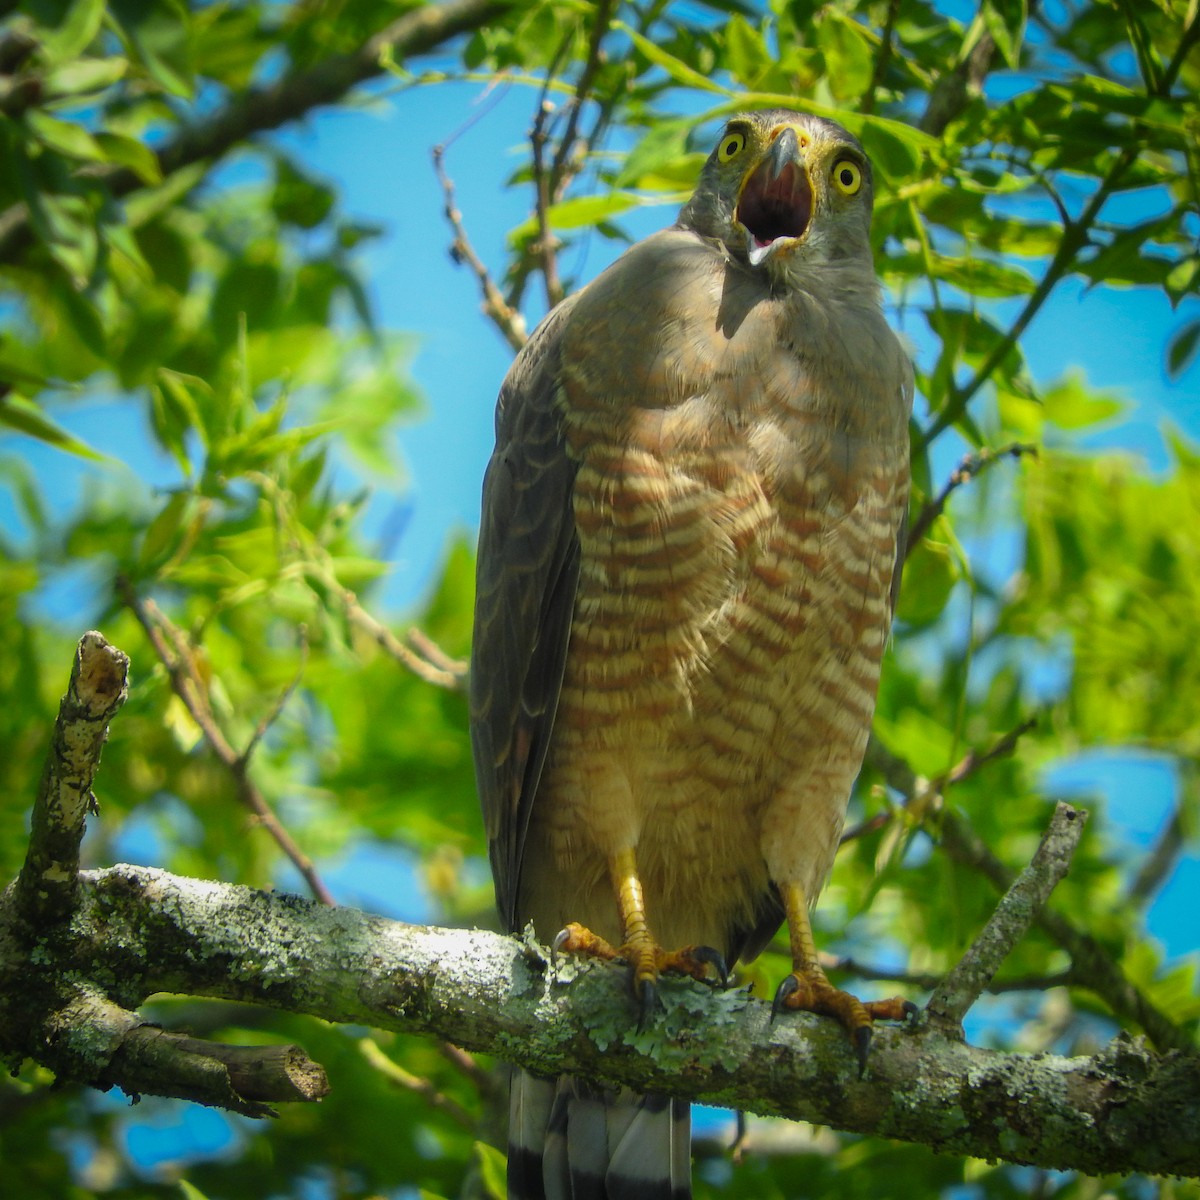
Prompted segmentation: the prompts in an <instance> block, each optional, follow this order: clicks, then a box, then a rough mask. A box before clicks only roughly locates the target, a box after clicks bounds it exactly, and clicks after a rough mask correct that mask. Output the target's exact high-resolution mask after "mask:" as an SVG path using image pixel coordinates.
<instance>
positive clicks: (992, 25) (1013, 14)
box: [980, 0, 1028, 68]
mask: <svg viewBox="0 0 1200 1200" xmlns="http://www.w3.org/2000/svg"><path fill="white" fill-rule="evenodd" d="M980 11H981V13H982V16H983V23H984V26H985V27H986V29H987V31H988V33H990V34H991V35H992V39H993V40H994V41H995V43H996V49H997V50H999V51H1000V53H1001V55H1002V56H1003V58H1004V61H1005V62H1006V63H1007V64H1008V65H1009V66H1010V67H1014V68H1015V67H1017V66H1019V65H1020V62H1021V43H1022V41H1023V40H1024V38H1025V21H1026V18H1027V16H1028V13H1027V12H1026V7H1025V0H983V5H982V7H981V9H980Z"/></svg>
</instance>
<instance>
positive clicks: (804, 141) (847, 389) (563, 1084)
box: [470, 110, 913, 1200]
mask: <svg viewBox="0 0 1200 1200" xmlns="http://www.w3.org/2000/svg"><path fill="white" fill-rule="evenodd" d="M871 205H872V180H871V167H870V164H869V163H868V161H867V159H866V156H865V155H864V153H863V150H862V147H861V146H860V145H859V143H858V142H857V140H856V139H855V138H854V137H852V136H851V135H850V134H849V133H847V132H846V130H845V129H843V128H841V126H839V125H837V124H835V123H834V122H832V121H828V120H824V119H822V118H819V117H813V116H807V115H804V114H802V113H796V112H788V111H785V110H774V111H769V112H754V113H747V114H744V115H740V116H735V117H733V118H732V119H731V120H730V121H729V122H728V123H727V124H726V126H725V128H724V130H723V131H722V133H721V135H720V139H719V141H718V142H717V146H716V149H715V150H714V151H713V153H712V155H711V156H710V157H709V159H708V160H707V162H706V163H705V165H704V168H703V171H702V173H701V176H700V181H699V184H698V185H697V188H696V192H695V194H694V195H693V196H692V198H691V200H690V201H689V202H688V203H687V204H686V205H685V206H684V208H683V210H682V212H681V213H680V215H679V220H678V221H677V222H676V223H675V224H674V225H673V226H671V228H669V229H666V230H664V231H662V232H661V233H657V234H655V235H653V236H652V237H649V238H647V239H646V240H645V241H643V242H640V243H639V244H637V245H635V246H633V247H632V248H631V249H630V250H628V251H627V252H626V253H625V254H624V255H623V256H622V257H621V258H620V259H618V261H617V262H616V263H614V264H613V265H612V266H611V267H609V268H608V269H607V270H606V271H604V272H603V274H601V275H600V276H599V277H598V278H597V279H596V280H595V281H594V282H592V283H591V284H589V285H588V286H587V287H585V288H583V289H582V290H581V291H579V292H577V293H576V294H575V295H573V296H571V297H570V298H569V299H568V300H566V301H564V302H563V303H562V304H560V305H559V306H558V307H557V308H555V309H554V310H553V311H552V312H551V313H550V314H549V316H547V317H546V319H545V320H544V321H543V322H542V324H541V325H540V326H539V327H538V329H537V330H536V331H535V333H534V334H533V336H532V337H531V338H530V340H529V343H528V345H526V346H525V348H524V349H523V350H522V351H521V353H520V354H519V355H518V356H517V359H516V361H515V363H514V364H513V366H512V369H511V370H510V371H509V373H508V376H507V378H506V379H505V381H504V384H503V386H502V388H501V390H500V398H499V402H498V405H497V413H496V449H495V452H494V454H493V455H492V459H491V462H490V464H489V466H488V470H487V476H486V479H485V482H484V486H483V514H482V522H481V530H480V541H479V566H478V594H477V601H476V613H475V632H474V649H473V653H472V660H471V674H470V698H471V727H472V742H473V749H474V753H475V763H476V772H477V775H478V783H479V791H480V795H481V798H482V804H483V812H484V818H485V824H486V828H487V836H488V843H489V851H490V855H491V863H492V871H493V874H494V876H495V882H496V897H497V901H498V904H499V907H500V912H501V915H502V918H503V920H504V923H505V925H506V926H507V928H508V929H509V930H512V931H518V930H520V929H522V928H523V927H524V926H525V924H526V922H528V921H532V922H533V925H534V929H535V930H536V932H537V934H538V936H539V937H541V938H543V939H551V938H555V935H556V934H557V935H558V938H557V945H558V946H559V947H560V948H562V949H565V950H566V951H568V952H571V951H578V952H582V953H591V954H596V955H600V956H602V957H620V958H622V959H624V960H626V961H627V962H628V963H629V965H630V972H631V978H632V983H633V988H634V993H635V996H636V997H637V1000H638V1002H639V1003H640V1004H641V1006H642V1013H643V1019H647V1018H648V1019H653V1011H652V1010H653V1006H654V1001H655V993H654V985H655V980H656V978H657V976H658V974H659V972H661V971H667V970H679V971H685V972H687V973H689V974H692V975H696V976H703V975H705V974H706V973H714V974H719V975H723V974H724V964H726V963H728V964H732V963H733V962H734V961H735V960H736V959H737V958H739V957H752V956H753V955H755V954H757V953H758V952H759V951H760V950H761V949H762V948H763V946H764V945H765V944H766V943H767V941H768V940H769V939H770V938H771V937H772V935H773V934H774V933H775V931H776V930H777V929H778V927H779V925H780V923H781V922H782V921H784V920H786V922H787V925H788V930H789V934H790V939H791V952H792V957H793V972H792V973H791V974H790V975H789V976H787V977H786V978H785V980H784V983H783V984H782V985H781V987H780V990H779V992H778V993H777V996H776V1006H777V1008H797V1009H808V1010H811V1011H815V1012H822V1013H828V1014H830V1015H833V1016H835V1017H837V1018H838V1019H839V1020H841V1021H842V1023H843V1024H844V1025H845V1026H846V1028H847V1029H848V1030H849V1031H850V1033H851V1035H852V1036H853V1037H854V1039H855V1041H856V1044H857V1046H858V1049H859V1054H860V1061H861V1060H862V1058H863V1056H865V1053H866V1045H867V1041H868V1039H869V1035H870V1024H871V1020H872V1017H880V1016H889V1017H890V1016H898V1015H900V1012H901V1002H899V1001H882V1002H876V1003H874V1004H867V1005H863V1004H861V1003H860V1002H859V1001H858V1000H856V999H855V998H854V997H852V996H850V995H849V994H847V993H845V992H841V991H838V990H836V989H835V988H834V987H833V986H832V985H831V984H830V983H829V982H828V980H827V979H826V978H825V976H824V974H823V973H822V971H821V969H820V967H819V966H818V965H817V960H816V950H815V948H814V946H813V939H812V932H811V928H810V925H809V919H808V907H809V905H810V904H811V903H812V901H813V900H814V898H815V897H816V896H817V894H818V892H819V891H820V889H821V887H822V885H823V884H824V882H825V879H826V876H827V875H828V873H829V869H830V866H831V863H832V861H833V855H834V851H835V849H836V848H837V844H838V837H839V834H840V832H841V828H842V822H843V819H844V815H845V810H846V804H847V798H848V795H849V792H850V789H851V786H852V784H853V782H854V778H855V776H856V774H857V773H858V770H859V767H860V765H861V763H862V757H863V752H864V749H865V746H866V742H867V735H868V732H869V730H870V725H871V719H872V714H873V711H874V706H875V694H876V686H877V683H878V678H879V666H880V660H881V658H882V657H883V652H884V646H885V643H886V641H887V638H888V633H889V629H890V625H891V617H892V610H893V607H894V599H895V590H896V585H897V583H898V579H899V555H900V553H901V551H902V546H903V540H904V535H903V527H904V522H905V514H906V508H907V499H908V432H907V429H908V416H909V410H910V408H911V405H912V390H913V377H912V368H911V365H910V363H909V361H908V358H907V356H906V354H905V352H904V350H903V348H902V347H901V345H900V343H899V341H898V340H897V338H896V337H895V335H894V334H893V333H892V331H891V330H890V329H889V328H888V326H887V324H886V322H885V321H884V318H883V315H882V312H881V309H880V296H879V285H878V283H877V281H876V278H875V272H874V268H873V264H872V257H871V244H870V222H871ZM560 931H561V933H560ZM688 1136H689V1122H688V1109H687V1105H686V1104H685V1103H684V1102H682V1101H679V1100H671V1099H669V1098H667V1097H664V1096H637V1095H634V1094H633V1093H630V1092H628V1091H622V1092H606V1091H601V1090H598V1089H595V1088H591V1087H589V1086H587V1085H585V1084H583V1083H581V1082H580V1081H578V1080H572V1079H562V1080H558V1081H554V1080H537V1079H534V1078H533V1077H532V1076H530V1075H527V1074H524V1073H521V1072H518V1073H517V1074H516V1075H515V1076H514V1083H513V1092H512V1100H511V1123H510V1133H509V1189H510V1192H509V1194H510V1196H513V1197H522V1198H524V1197H541V1196H546V1197H550V1198H557V1197H581V1196H588V1197H613V1198H618V1197H619V1198H621V1200H643V1198H649V1197H663V1198H664V1200H665V1198H671V1200H680V1198H681V1197H686V1196H688V1195H690V1187H691V1185H690V1178H689V1151H688Z"/></svg>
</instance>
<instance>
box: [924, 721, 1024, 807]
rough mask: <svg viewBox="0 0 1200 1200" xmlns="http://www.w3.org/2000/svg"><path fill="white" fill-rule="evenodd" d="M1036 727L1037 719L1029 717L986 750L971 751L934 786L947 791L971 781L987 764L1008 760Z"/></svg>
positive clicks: (941, 776) (938, 779) (940, 777)
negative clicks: (956, 785) (948, 788)
mask: <svg viewBox="0 0 1200 1200" xmlns="http://www.w3.org/2000/svg"><path fill="white" fill-rule="evenodd" d="M1036 727H1037V717H1027V718H1026V719H1025V720H1024V721H1022V722H1021V723H1020V724H1019V725H1017V726H1015V727H1014V728H1013V729H1010V730H1009V731H1008V732H1007V733H1005V734H1003V735H1002V736H1000V737H999V738H997V739H996V740H995V741H994V742H993V743H992V744H991V745H990V746H989V747H988V748H987V749H986V750H982V751H978V750H969V751H968V752H967V753H966V754H965V755H964V756H963V757H962V758H961V759H960V760H959V761H958V762H957V763H956V764H955V765H954V766H953V767H951V768H950V770H949V771H947V772H946V773H945V774H944V775H940V776H939V777H938V778H937V780H936V781H935V782H934V785H933V786H934V787H935V788H936V789H937V790H938V791H939V792H941V791H945V789H946V788H947V787H948V786H950V785H951V784H954V783H962V782H963V780H965V779H970V777H971V776H972V775H974V774H975V772H976V771H978V770H979V768H980V767H982V766H985V765H986V764H987V763H990V762H994V761H995V760H996V759H998V758H1007V757H1008V756H1009V755H1010V754H1011V753H1012V752H1013V751H1014V750H1015V749H1016V748H1017V743H1018V742H1019V741H1020V740H1021V739H1022V738H1023V737H1024V736H1025V735H1026V734H1027V733H1028V732H1029V731H1030V730H1031V729H1035V728H1036Z"/></svg>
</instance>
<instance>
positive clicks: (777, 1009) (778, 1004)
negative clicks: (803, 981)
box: [771, 975, 800, 1021]
mask: <svg viewBox="0 0 1200 1200" xmlns="http://www.w3.org/2000/svg"><path fill="white" fill-rule="evenodd" d="M799 990H800V980H799V979H797V978H796V976H795V975H785V976H784V977H783V978H782V979H781V980H780V981H779V986H778V987H777V988H776V989H775V998H774V999H773V1000H772V1001H771V1020H772V1021H774V1020H775V1018H776V1017H777V1016H779V1014H780V1013H781V1012H783V1010H784V1008H785V1007H787V1008H793V1007H795V1006H794V1005H789V1004H788V999H789V997H791V996H792V995H793V994H794V993H796V992H798V991H799Z"/></svg>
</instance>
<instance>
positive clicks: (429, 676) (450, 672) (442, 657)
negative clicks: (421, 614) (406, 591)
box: [326, 576, 467, 692]
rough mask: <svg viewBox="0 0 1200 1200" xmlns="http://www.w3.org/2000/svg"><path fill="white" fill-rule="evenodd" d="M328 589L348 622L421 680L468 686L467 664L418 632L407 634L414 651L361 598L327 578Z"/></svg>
mask: <svg viewBox="0 0 1200 1200" xmlns="http://www.w3.org/2000/svg"><path fill="white" fill-rule="evenodd" d="M326 582H327V584H328V586H329V589H330V590H331V591H332V592H333V593H334V594H335V595H336V596H337V597H338V598H339V599H340V600H341V602H342V607H343V610H344V611H345V613H346V617H347V618H348V619H349V621H350V622H351V623H352V624H354V625H356V626H357V627H358V628H359V629H360V630H362V632H363V633H365V634H366V635H367V636H368V637H369V638H371V639H372V641H374V642H376V643H377V644H378V645H379V646H380V647H381V648H382V649H383V650H386V651H387V653H388V654H390V655H391V656H392V657H393V658H394V659H395V660H396V661H397V662H398V663H400V664H402V665H403V666H405V667H407V668H408V670H410V671H411V672H412V673H413V674H414V675H416V676H417V677H418V678H419V679H423V680H425V682H426V683H432V684H433V685H434V687H441V688H447V689H448V690H449V691H452V692H459V691H462V690H463V688H464V687H465V686H466V680H467V664H466V663H465V662H463V661H462V660H461V659H457V658H451V657H450V655H448V654H447V653H446V652H445V651H444V650H443V649H442V648H441V647H440V646H438V645H437V644H436V643H435V642H434V641H433V640H432V639H431V638H430V637H429V636H428V635H426V634H424V633H422V632H421V631H420V630H417V629H410V630H409V631H408V639H409V641H410V642H412V643H413V648H410V647H408V646H406V645H405V644H404V643H403V642H402V641H401V640H400V639H399V638H398V637H397V636H396V635H395V634H394V633H393V632H392V631H391V630H390V629H389V628H388V627H387V626H386V625H384V624H383V622H382V621H377V620H376V619H375V618H374V617H373V616H372V615H371V614H370V613H369V612H367V610H366V609H365V608H363V606H362V605H361V604H359V602H358V597H357V596H356V595H355V594H354V593H353V592H352V591H350V589H349V588H344V587H342V586H341V584H339V583H338V582H337V580H336V579H333V578H332V577H331V576H330V577H328V578H327V579H326Z"/></svg>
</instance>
